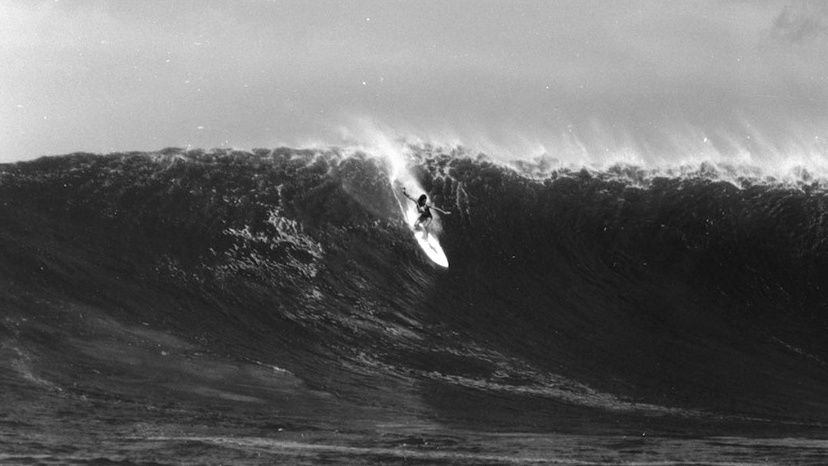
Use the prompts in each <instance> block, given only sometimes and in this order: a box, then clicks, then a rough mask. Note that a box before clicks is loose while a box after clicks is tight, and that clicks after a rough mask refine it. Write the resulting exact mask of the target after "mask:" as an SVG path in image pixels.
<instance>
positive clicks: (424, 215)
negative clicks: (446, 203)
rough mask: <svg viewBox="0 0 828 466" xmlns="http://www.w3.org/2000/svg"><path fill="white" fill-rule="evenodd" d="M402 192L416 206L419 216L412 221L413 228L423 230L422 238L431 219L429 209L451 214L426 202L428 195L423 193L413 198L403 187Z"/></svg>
mask: <svg viewBox="0 0 828 466" xmlns="http://www.w3.org/2000/svg"><path fill="white" fill-rule="evenodd" d="M402 193H403V195H405V197H407V198H409V199H411V201H412V202H414V204H415V205H416V206H417V214H418V215H419V216H418V217H417V221H416V222H414V229H415V230H423V232H425V233H424V235H423V237H424V238H428V227H429V225H431V220H432V216H431V209H434V210H436V211H437V212H440V213H441V214H444V215H451V212H447V211H445V210H443V209H441V208H439V207H437V206H436V205H434V204H432V203H430V202H428V196H426V195H425V194H423V195H421V196H420V197H419V198H418V199H414V198H413V197H412V196H410V195H409V194H408V192H406V190H405V187H403V188H402Z"/></svg>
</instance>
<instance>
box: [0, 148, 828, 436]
mask: <svg viewBox="0 0 828 466" xmlns="http://www.w3.org/2000/svg"><path fill="white" fill-rule="evenodd" d="M406 163H407V168H406V169H407V170H408V172H410V173H411V175H412V176H413V178H414V179H416V181H417V182H418V183H419V184H420V185H421V186H422V187H423V188H424V189H425V190H426V191H427V192H428V193H430V195H431V197H432V200H433V201H434V202H435V203H436V204H437V205H439V206H442V207H443V208H445V209H448V210H452V211H453V215H451V216H443V217H442V218H440V219H439V231H440V233H439V234H440V240H441V242H442V245H443V247H444V249H445V251H446V253H447V255H448V256H449V260H450V262H451V267H450V268H449V269H447V270H444V269H441V268H438V267H434V266H433V265H432V264H430V263H429V262H428V259H427V258H425V256H424V255H423V254H422V253H421V251H419V249H418V248H417V246H416V243H415V242H414V241H413V238H412V237H411V233H410V231H409V230H408V228H407V227H406V225H405V224H404V221H403V218H402V215H401V213H400V209H399V204H398V202H397V199H396V197H395V194H394V190H393V187H392V185H391V183H390V182H389V170H390V169H391V168H390V167H391V165H390V164H389V162H388V160H387V159H386V158H384V157H381V156H377V155H376V154H374V155H372V154H366V153H361V152H356V153H354V152H348V153H347V154H346V151H342V150H338V149H328V150H293V149H284V148H283V149H276V150H273V151H270V150H257V151H254V152H253V153H248V152H234V151H227V150H214V151H211V152H204V151H184V150H178V149H169V150H165V151H161V152H158V153H151V154H147V153H130V154H111V155H107V156H97V155H91V154H74V155H70V156H64V157H51V158H42V159H39V160H36V161H33V162H26V163H18V164H14V165H5V166H3V167H2V169H0V170H1V171H0V198H1V199H2V206H0V215H1V216H2V228H1V230H2V232H1V233H0V234H2V236H0V247H1V249H0V277H1V278H2V283H3V287H4V290H5V291H4V295H3V298H2V299H3V301H4V303H3V305H4V309H5V310H4V311H3V312H4V314H5V315H4V320H3V321H2V323H0V337H2V338H3V342H4V343H3V353H4V354H3V358H4V359H3V361H4V364H5V367H4V368H3V373H4V374H5V375H4V377H5V379H4V380H7V383H8V384H11V382H8V381H10V380H17V382H14V383H15V384H17V385H15V386H28V385H35V386H40V387H41V388H43V389H46V390H61V391H62V392H65V393H72V392H73V390H75V391H78V392H83V391H84V390H85V392H84V393H87V394H88V393H89V392H95V393H110V394H115V393H117V394H119V395H118V396H122V397H125V398H127V399H130V398H140V397H141V396H149V395H146V393H145V392H144V391H146V390H147V388H146V387H147V386H159V387H160V386H163V387H167V389H169V390H173V391H175V390H184V388H182V387H184V386H185V385H186V386H187V387H189V388H187V390H191V391H193V392H194V393H198V394H199V396H205V397H210V396H213V398H215V399H220V400H224V401H226V402H227V403H231V402H239V401H241V402H243V401H245V400H246V399H255V400H261V399H262V396H263V395H261V394H255V393H252V392H243V391H242V392H240V391H239V390H240V389H239V388H238V386H239V385H238V384H237V385H236V386H235V387H236V388H233V387H234V385H232V384H231V383H229V382H226V379H225V378H222V377H220V376H219V375H216V374H220V373H222V372H221V370H219V369H217V368H216V367H213V366H211V367H212V369H210V370H211V371H212V372H210V373H211V374H213V375H214V376H210V377H207V376H206V375H204V374H205V373H206V369H204V368H203V367H202V368H201V369H198V370H196V369H193V367H200V366H198V364H200V363H198V361H200V359H199V358H200V357H203V355H204V354H210V355H214V356H215V357H221V358H226V360H229V361H246V362H249V363H251V364H253V365H254V366H255V367H260V368H266V369H267V370H273V371H276V373H279V374H284V377H292V378H295V380H294V379H290V380H294V382H295V384H296V386H300V385H301V386H303V387H306V388H307V390H309V391H308V393H310V394H312V395H308V396H316V394H318V393H323V392H324V393H331V394H334V395H335V397H336V398H337V399H339V400H342V402H343V403H346V402H347V403H351V404H353V405H355V406H374V407H376V406H381V407H383V409H389V410H390V411H391V412H393V413H397V414H398V415H399V413H413V412H417V413H427V414H426V415H427V417H429V418H430V419H437V420H440V421H445V422H449V423H458V424H463V425H472V426H477V427H478V428H480V426H483V425H485V426H486V428H498V427H497V426H512V428H515V426H519V427H520V429H524V430H525V429H564V430H566V429H570V430H578V429H580V428H583V426H584V425H585V424H587V422H586V421H585V420H584V419H591V421H590V422H589V425H590V426H591V427H590V429H592V428H595V425H606V426H612V425H615V424H617V423H618V422H620V421H619V419H628V418H630V417H635V416H644V418H653V416H655V417H656V418H659V419H661V418H671V419H679V420H680V423H688V422H691V423H692V422H697V423H699V422H701V423H704V422H712V420H718V421H717V422H719V421H722V420H725V421H727V420H730V421H732V423H744V422H748V423H750V422H756V423H759V424H763V423H765V424H766V423H771V424H774V423H778V424H780V425H781V424H793V425H799V424H815V425H821V423H824V422H828V339H826V338H825V331H826V328H828V312H826V311H828V291H827V290H826V283H825V277H828V242H827V241H826V237H828V236H826V234H827V233H828V217H826V212H828V196H826V194H825V193H824V192H823V191H822V190H820V189H819V188H818V187H815V186H811V185H804V186H798V187H791V186H789V185H778V184H774V183H772V182H767V183H759V182H751V181H745V182H744V183H743V184H742V185H741V186H738V187H737V186H734V184H733V183H730V182H723V181H717V180H716V179H715V177H712V176H708V175H709V173H707V174H706V172H705V170H704V169H702V170H699V171H698V172H697V173H696V174H695V175H693V176H686V175H684V176H681V177H677V176H676V177H670V176H658V175H654V176H651V177H646V180H644V181H646V182H641V181H642V178H641V177H638V178H637V179H638V182H636V183H632V182H630V181H629V180H630V179H631V177H630V176H626V177H619V176H617V175H618V174H619V173H621V172H624V173H626V174H627V175H628V174H629V173H635V172H636V170H635V169H632V168H626V169H625V168H623V167H622V168H618V167H616V168H615V169H613V170H614V171H612V170H611V171H606V172H589V171H586V170H581V171H577V170H573V171H565V170H561V171H557V172H551V173H546V174H545V175H544V176H543V177H540V176H538V175H537V170H538V167H536V166H528V165H521V166H513V167H504V166H501V165H498V164H496V163H493V162H491V161H489V160H488V159H486V158H485V157H483V158H470V157H466V156H463V155H462V154H459V155H458V154H457V153H451V152H440V151H439V150H435V149H433V148H419V149H417V150H412V152H411V154H410V157H409V159H408V160H407V162H406ZM625 170H627V171H625ZM632 178H635V177H632ZM625 180H626V181H625ZM90 315H91V316H94V319H91V318H89V316H90ZM153 348H156V349H157V348H164V350H163V352H162V354H163V356H165V357H167V359H163V358H160V357H157V354H156V353H157V352H156V351H154V350H153ZM150 353H152V354H156V356H153V357H150V356H148V355H149V354H150ZM173 357H178V358H179V359H180V360H179V362H177V363H175V364H173V363H171V362H158V361H160V360H163V361H171V360H172V359H171V358H173ZM154 358H155V359H154ZM157 358H160V359H158V360H156V359H157ZM182 367H186V368H189V369H187V370H183V369H182ZM142 368H143V369H142ZM77 371H85V372H84V373H85V374H87V376H88V377H89V378H88V379H84V380H86V382H79V381H78V380H77V379H76V378H74V377H75V375H73V374H77ZM96 373H97V375H96ZM128 374H132V375H130V376H128ZM136 374H137V375H136ZM150 374H152V375H150ZM165 374H166V375H165ZM170 374H176V375H174V376H173V375H170ZM182 374H183V375H182ZM186 374H189V375H186ZM248 376H250V377H252V375H250V374H249V373H248ZM85 377H86V376H85ZM187 377H190V378H192V380H193V382H192V383H190V384H189V385H187V384H185V383H184V382H181V381H180V380H179V378H185V379H186V378H187ZM199 377H200V378H199ZM205 377H206V378H205ZM173 379H175V380H177V382H175V383H173V382H170V380H173ZM148 380H149V381H152V380H155V381H156V383H155V385H151V384H150V385H147V383H148V382H147V381H148ZM137 381H140V383H138V382H137ZM294 382H290V383H294ZM73 383H74V385H72V384H73ZM284 383H285V384H287V383H288V382H284ZM78 384H80V385H78ZM136 387H139V388H136ZM140 387H143V388H140ZM152 390H155V389H154V388H153V389H151V390H150V391H152ZM159 390H160V388H159ZM234 390H235V391H234ZM217 394H218V395H217ZM214 395H215V396H214ZM113 396H114V395H113ZM320 396H321V395H320ZM323 398H324V397H323ZM323 398H319V399H320V400H321V399H323ZM415 400H416V401H415ZM328 402H329V401H328ZM320 403H321V401H320ZM309 409H310V408H309ZM331 409H333V408H331ZM329 412H330V411H329ZM682 425H683V424H682ZM674 429H679V430H680V428H679V427H674Z"/></svg>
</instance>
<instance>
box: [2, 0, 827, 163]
mask: <svg viewBox="0 0 828 466" xmlns="http://www.w3.org/2000/svg"><path fill="white" fill-rule="evenodd" d="M0 63H2V66H0V162H8V161H16V160H24V159H31V158H35V157H38V156H41V155H49V154H63V153H70V152H75V151H86V152H95V153H106V152H114V151H132V150H157V149H161V148H164V147H171V146H173V147H200V148H213V147H233V148H241V149H252V148H258V147H265V148H272V147H276V146H280V145H289V146H303V147H305V146H324V145H340V144H345V145H347V144H360V143H364V142H365V140H370V139H371V138H374V137H376V134H377V133H381V134H383V135H384V136H386V137H393V138H405V139H406V140H410V141H420V142H431V143H435V144H450V145H452V144H462V145H464V146H466V147H469V148H471V149H474V150H481V151H486V152H488V153H491V154H493V155H502V156H504V157H521V158H532V157H536V156H540V155H544V154H546V155H547V156H549V157H554V158H559V159H563V160H568V161H570V162H573V161H574V162H576V163H577V162H578V161H579V160H580V161H588V160H591V161H595V160H609V159H612V160H626V161H630V162H633V163H641V164H648V163H653V164H657V163H667V164H670V163H672V164H677V163H681V162H682V161H684V160H686V159H698V158H711V159H716V158H725V159H727V160H737V161H746V162H756V161H762V160H770V159H772V160H776V161H783V162H786V163H806V164H808V163H810V164H822V163H825V162H823V158H824V157H823V155H822V154H824V153H825V152H826V149H828V3H825V2H789V1H779V2H777V1H762V2H738V1H712V0H697V1H678V0H677V1H673V2H663V1H645V0H641V1H612V2H607V1H589V0H579V1H551V0H550V1H522V0H509V1H506V0H504V1H488V0H474V1H463V0H455V1H445V0H437V1H430V0H428V1H427V0H417V1H393V0H377V1H336V2H333V1H325V0H315V1H296V2H293V1H243V0H241V1H240V0H227V1H174V2H173V1H157V0H142V1H70V0H59V1H54V0H48V1H39V0H19V1H16V0H0ZM826 165H828V163H826Z"/></svg>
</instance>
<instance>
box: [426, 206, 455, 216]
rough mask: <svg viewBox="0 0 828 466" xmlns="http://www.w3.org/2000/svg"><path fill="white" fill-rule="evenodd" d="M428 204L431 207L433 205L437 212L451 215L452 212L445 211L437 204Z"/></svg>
mask: <svg viewBox="0 0 828 466" xmlns="http://www.w3.org/2000/svg"><path fill="white" fill-rule="evenodd" d="M428 206H429V207H431V208H432V209H434V210H436V211H437V212H440V213H441V214H444V215H451V212H448V211H445V210H443V209H441V208H439V207H437V206H436V205H434V204H429V205H428Z"/></svg>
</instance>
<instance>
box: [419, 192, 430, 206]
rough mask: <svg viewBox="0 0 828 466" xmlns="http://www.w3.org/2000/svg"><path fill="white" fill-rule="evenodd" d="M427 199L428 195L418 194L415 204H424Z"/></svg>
mask: <svg viewBox="0 0 828 466" xmlns="http://www.w3.org/2000/svg"><path fill="white" fill-rule="evenodd" d="M427 200H428V196H426V195H425V194H423V195H422V196H420V198H419V199H417V204H419V205H421V206H424V205H425V203H426V201H427Z"/></svg>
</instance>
